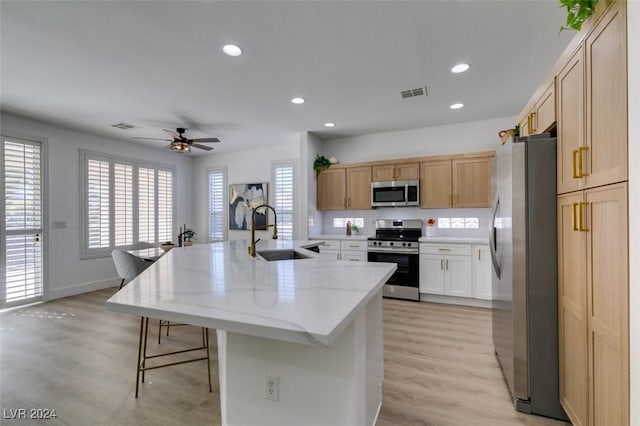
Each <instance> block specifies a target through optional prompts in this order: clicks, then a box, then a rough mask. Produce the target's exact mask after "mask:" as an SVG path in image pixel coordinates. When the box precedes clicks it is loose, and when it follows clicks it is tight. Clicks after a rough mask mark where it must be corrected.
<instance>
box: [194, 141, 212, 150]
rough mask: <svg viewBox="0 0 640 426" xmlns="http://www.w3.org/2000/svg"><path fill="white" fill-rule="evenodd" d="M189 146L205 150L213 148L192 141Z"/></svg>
mask: <svg viewBox="0 0 640 426" xmlns="http://www.w3.org/2000/svg"><path fill="white" fill-rule="evenodd" d="M191 146H192V147H194V148H200V149H204V150H205V151H211V150H212V149H213V148H211V147H210V146H206V145H200V144H199V143H193V144H191Z"/></svg>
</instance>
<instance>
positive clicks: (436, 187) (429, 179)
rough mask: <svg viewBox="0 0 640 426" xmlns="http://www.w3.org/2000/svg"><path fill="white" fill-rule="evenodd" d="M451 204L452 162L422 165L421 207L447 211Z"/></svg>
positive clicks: (430, 162)
mask: <svg viewBox="0 0 640 426" xmlns="http://www.w3.org/2000/svg"><path fill="white" fill-rule="evenodd" d="M451 203H452V192H451V160H440V161H425V162H422V163H420V207H421V208H423V209H446V208H449V207H451Z"/></svg>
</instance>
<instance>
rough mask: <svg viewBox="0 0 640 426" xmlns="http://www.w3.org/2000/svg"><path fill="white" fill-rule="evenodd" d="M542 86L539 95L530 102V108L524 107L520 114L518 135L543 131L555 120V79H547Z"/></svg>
mask: <svg viewBox="0 0 640 426" xmlns="http://www.w3.org/2000/svg"><path fill="white" fill-rule="evenodd" d="M542 87H543V89H544V90H543V91H542V93H541V94H540V96H539V97H538V98H536V99H535V101H534V102H530V104H531V108H530V109H529V108H525V110H524V111H523V113H521V114H520V119H519V120H518V124H519V126H520V136H528V135H536V134H539V133H543V132H545V131H547V130H548V129H549V128H550V127H552V126H553V125H554V123H555V122H556V96H555V79H553V78H552V79H551V80H550V81H547V83H546V84H545V85H544V86H542Z"/></svg>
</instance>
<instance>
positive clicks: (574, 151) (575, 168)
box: [571, 149, 580, 179]
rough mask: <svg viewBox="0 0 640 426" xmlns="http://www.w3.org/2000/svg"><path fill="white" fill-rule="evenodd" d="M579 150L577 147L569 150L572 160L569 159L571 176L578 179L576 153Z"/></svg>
mask: <svg viewBox="0 0 640 426" xmlns="http://www.w3.org/2000/svg"><path fill="white" fill-rule="evenodd" d="M579 152H580V151H578V150H577V149H575V150H573V151H572V152H571V157H572V161H571V171H572V172H573V177H574V178H575V179H579V178H580V173H578V153H579Z"/></svg>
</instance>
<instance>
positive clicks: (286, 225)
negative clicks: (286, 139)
mask: <svg viewBox="0 0 640 426" xmlns="http://www.w3.org/2000/svg"><path fill="white" fill-rule="evenodd" d="M274 186H275V188H274V192H275V203H274V207H275V209H276V212H277V215H278V238H280V239H283V240H292V239H293V189H294V188H293V164H277V165H276V166H275V167H274Z"/></svg>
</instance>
